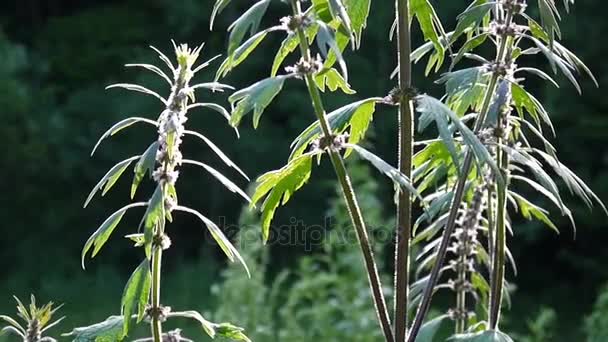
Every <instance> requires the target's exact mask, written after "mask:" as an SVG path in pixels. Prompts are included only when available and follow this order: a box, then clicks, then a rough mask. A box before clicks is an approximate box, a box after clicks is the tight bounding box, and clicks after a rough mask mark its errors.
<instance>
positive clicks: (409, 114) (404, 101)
mask: <svg viewBox="0 0 608 342" xmlns="http://www.w3.org/2000/svg"><path fill="white" fill-rule="evenodd" d="M396 7H397V28H398V29H397V44H398V48H397V59H398V62H399V89H400V91H401V93H402V94H405V96H403V97H402V98H401V101H400V103H399V147H398V159H399V171H400V172H401V173H403V174H404V175H405V176H407V177H408V178H411V176H412V155H413V153H414V150H413V139H414V137H413V125H414V118H413V103H412V100H411V98H410V97H411V94H410V93H411V92H410V89H411V86H412V63H411V60H410V54H411V50H412V47H411V32H410V25H409V17H410V14H409V12H410V9H409V0H397V4H396ZM411 199H412V197H411V196H410V194H409V193H407V192H405V191H402V192H401V193H400V194H399V200H398V203H397V227H396V229H397V230H396V236H397V237H396V242H395V299H394V305H395V308H394V310H395V317H394V321H395V341H399V342H403V341H405V338H406V336H407V325H408V316H407V314H408V297H409V272H410V260H409V256H410V242H411V234H412V232H411V230H412V202H411Z"/></svg>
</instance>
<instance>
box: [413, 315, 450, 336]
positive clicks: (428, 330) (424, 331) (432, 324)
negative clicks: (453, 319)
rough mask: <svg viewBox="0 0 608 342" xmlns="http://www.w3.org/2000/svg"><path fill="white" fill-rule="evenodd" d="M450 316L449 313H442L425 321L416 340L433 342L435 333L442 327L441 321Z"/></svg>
mask: <svg viewBox="0 0 608 342" xmlns="http://www.w3.org/2000/svg"><path fill="white" fill-rule="evenodd" d="M446 318H448V315H441V316H438V317H435V318H433V319H432V320H430V321H428V322H426V323H424V324H423V325H422V327H421V328H420V332H419V333H418V336H416V342H433V341H435V335H436V334H437V331H438V330H439V328H440V327H441V323H443V321H444V320H445V319H446Z"/></svg>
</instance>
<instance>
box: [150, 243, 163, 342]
mask: <svg viewBox="0 0 608 342" xmlns="http://www.w3.org/2000/svg"><path fill="white" fill-rule="evenodd" d="M162 257H163V249H162V247H161V246H160V245H155V246H154V247H153V249H152V299H151V300H152V303H151V304H152V305H151V307H152V308H153V309H154V314H153V315H151V316H152V321H151V323H150V325H151V327H152V337H153V338H154V342H162V335H163V328H162V323H161V321H160V317H159V316H160V315H159V314H158V313H159V312H160V272H161V266H162Z"/></svg>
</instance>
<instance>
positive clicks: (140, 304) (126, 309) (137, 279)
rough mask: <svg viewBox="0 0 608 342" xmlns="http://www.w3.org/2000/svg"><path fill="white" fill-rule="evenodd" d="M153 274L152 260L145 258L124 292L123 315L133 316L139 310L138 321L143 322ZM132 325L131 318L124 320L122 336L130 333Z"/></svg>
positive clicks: (132, 275) (122, 301)
mask: <svg viewBox="0 0 608 342" xmlns="http://www.w3.org/2000/svg"><path fill="white" fill-rule="evenodd" d="M151 285H152V275H151V274H150V261H149V260H148V259H144V261H142V262H141V264H139V266H138V267H137V268H136V269H135V271H133V274H131V277H130V278H129V281H127V285H125V289H124V291H123V293H122V300H121V304H120V305H121V308H122V315H123V317H131V315H133V314H134V313H135V312H137V323H139V322H141V320H142V319H143V318H144V316H145V313H146V304H148V300H149V297H150V288H151ZM130 325H131V320H130V319H125V320H123V325H122V328H123V331H122V337H123V338H124V337H125V336H127V335H128V333H129V328H130Z"/></svg>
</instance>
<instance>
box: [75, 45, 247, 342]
mask: <svg viewBox="0 0 608 342" xmlns="http://www.w3.org/2000/svg"><path fill="white" fill-rule="evenodd" d="M202 47H203V46H202V45H201V46H199V47H197V48H194V49H191V48H189V47H188V46H187V45H179V46H176V45H175V44H174V48H175V55H176V64H175V65H173V63H172V62H171V61H170V60H169V58H167V57H166V56H165V55H164V54H163V53H161V52H160V51H158V50H156V49H154V48H153V49H154V50H155V51H156V52H157V53H158V55H159V56H160V59H161V60H162V61H163V62H164V64H165V65H166V67H168V68H169V70H170V75H171V77H169V76H168V75H167V74H165V72H164V71H162V70H161V69H160V68H158V67H156V66H153V65H149V64H128V65H127V66H128V67H139V68H144V69H146V70H148V71H151V72H153V73H155V74H157V75H158V76H160V77H162V78H163V79H164V80H165V81H166V82H167V83H168V84H169V86H170V88H171V92H170V94H169V96H168V97H167V98H164V97H162V96H161V95H159V94H158V93H156V92H154V91H152V90H150V89H147V88H145V87H143V86H140V85H136V84H126V83H119V84H114V85H111V86H109V87H108V88H123V89H127V90H132V91H137V92H141V93H144V94H147V95H152V96H154V97H156V98H157V99H159V100H160V101H161V102H162V104H163V106H164V108H163V110H162V111H161V112H160V115H159V116H158V118H157V119H156V120H152V119H148V118H142V117H131V118H127V119H124V120H122V121H120V122H118V123H116V124H115V125H114V126H112V127H111V128H110V129H109V130H108V131H107V132H106V133H105V134H104V135H103V136H102V137H101V139H100V140H99V141H98V142H97V144H96V145H95V148H94V149H93V152H95V150H96V149H97V147H98V146H99V144H100V143H101V141H102V140H104V139H106V138H108V137H110V136H112V135H114V134H116V133H118V132H119V131H121V130H123V129H124V128H127V127H129V126H131V125H133V124H135V123H145V124H147V125H150V126H154V127H156V128H157V130H158V139H157V140H156V141H154V142H152V144H150V146H149V147H148V148H147V149H146V150H145V151H144V152H143V154H141V155H138V156H133V157H131V158H128V159H125V160H124V161H122V162H120V163H118V164H116V165H115V166H114V167H112V168H111V169H110V171H108V172H107V173H106V175H105V176H104V177H103V178H102V179H101V180H100V181H99V183H97V185H96V186H95V187H94V188H93V190H92V191H91V193H90V194H89V196H88V198H87V200H86V202H85V207H86V205H88V204H89V202H90V201H91V199H92V198H93V196H94V195H95V194H96V193H97V191H99V190H101V191H102V195H103V194H105V193H106V192H107V191H108V190H110V189H111V188H112V186H113V185H114V184H115V183H116V182H117V181H118V179H119V178H120V176H121V175H122V174H123V173H124V171H125V170H126V169H127V168H128V167H129V165H131V164H132V163H133V162H136V164H135V168H134V173H135V175H134V178H133V182H132V186H131V198H133V197H134V196H135V193H136V191H137V189H138V187H139V185H140V183H141V182H142V181H143V180H144V178H145V176H146V175H149V176H151V178H152V179H153V180H154V182H155V187H156V190H155V191H154V193H153V194H152V196H151V197H150V199H149V200H148V201H146V202H136V203H132V204H129V205H127V206H125V207H123V208H121V209H119V210H118V211H116V212H115V213H114V214H112V215H110V217H108V218H107V219H106V220H105V221H104V222H103V223H102V224H101V226H100V227H99V228H98V229H97V231H95V232H94V233H93V235H92V236H91V237H90V238H89V240H88V241H87V242H86V244H85V246H84V248H83V250H82V263H83V267H84V261H85V258H86V256H87V254H88V253H89V252H90V251H91V249H92V252H91V255H92V256H93V257H94V256H95V255H97V253H99V251H100V250H101V248H102V247H103V246H104V244H105V243H106V241H107V240H108V238H109V237H110V235H111V234H112V233H113V231H114V229H115V228H116V227H117V226H118V224H119V223H120V221H121V219H122V217H123V216H124V214H125V213H126V212H127V211H128V210H129V209H133V208H146V210H145V213H144V215H143V218H142V220H141V223H140V225H139V230H138V231H137V232H135V233H133V234H130V235H127V236H126V237H127V238H129V239H131V240H133V241H134V242H135V246H136V247H141V248H142V249H143V252H144V253H143V254H144V258H143V260H142V262H141V264H140V265H139V266H138V267H137V268H136V269H135V271H134V272H133V274H132V275H131V278H130V279H129V281H128V282H127V284H126V286H125V289H124V293H123V296H122V301H121V315H120V316H112V317H110V318H108V319H107V320H106V321H104V322H101V323H98V324H95V325H92V326H89V327H83V328H76V329H74V331H72V332H71V333H70V334H68V336H73V338H74V339H75V340H78V341H81V340H86V341H89V340H90V341H93V340H94V341H97V340H100V339H101V340H112V341H114V340H122V339H124V338H125V337H126V336H127V335H128V333H129V332H130V329H131V327H132V322H133V321H135V322H136V323H140V322H142V321H144V320H145V321H148V322H149V323H150V327H151V334H152V337H150V338H143V339H140V340H138V341H153V342H161V341H190V340H189V339H186V338H184V337H182V336H181V333H180V331H179V330H174V331H169V332H165V331H163V328H162V324H163V322H165V321H166V320H167V319H169V318H176V317H182V318H189V319H194V320H196V321H198V322H199V323H200V324H201V326H202V328H203V330H204V331H205V332H206V333H207V334H208V335H209V336H211V337H215V336H223V337H227V338H230V339H232V340H240V341H248V340H249V339H248V338H247V337H246V336H245V335H244V333H243V329H241V328H239V327H236V326H234V325H232V324H229V323H221V324H218V323H213V322H210V321H208V320H206V319H205V318H204V317H203V316H202V315H201V314H200V313H198V312H196V311H175V310H172V308H171V307H169V306H166V305H163V304H162V303H161V275H162V256H163V251H164V250H166V249H168V248H169V247H170V246H171V239H170V238H169V236H168V233H169V231H168V230H167V228H168V224H169V223H171V222H172V220H173V216H174V215H175V214H176V213H178V212H183V213H188V214H192V215H194V216H196V217H197V218H199V219H200V220H201V221H202V223H203V224H204V225H205V226H206V227H207V229H208V230H209V232H210V233H211V236H213V238H214V239H215V241H216V242H217V243H218V245H219V246H220V247H221V248H222V250H223V251H224V253H225V254H226V256H227V257H228V258H229V259H230V260H231V261H233V260H235V259H237V260H239V261H240V262H241V263H242V264H243V266H245V269H247V267H246V265H245V262H244V260H243V259H242V258H241V256H240V255H239V253H238V251H237V250H236V248H235V247H234V246H233V245H232V243H231V242H230V241H229V240H228V239H227V238H226V236H225V235H224V234H223V232H222V231H221V230H220V228H219V227H218V226H217V225H216V224H215V223H214V222H213V221H212V220H211V219H209V218H207V217H205V216H204V215H203V214H201V213H199V212H198V211H196V210H194V209H191V208H188V207H186V206H182V205H180V204H179V203H178V192H177V188H176V183H177V180H178V177H179V175H180V171H181V170H180V168H181V167H182V166H185V165H194V166H197V167H200V168H202V169H203V170H205V171H206V172H207V173H208V174H209V175H211V176H212V177H213V178H216V179H217V180H219V181H220V182H221V183H222V184H223V185H225V186H226V188H227V189H228V190H230V191H232V192H235V193H238V194H239V195H241V196H242V197H243V198H245V199H246V200H247V201H250V199H249V197H248V196H247V195H246V194H245V193H244V192H243V191H242V190H241V189H240V188H239V187H238V186H237V185H235V184H234V183H233V182H232V181H230V180H229V179H228V178H226V177H225V176H224V175H223V174H222V173H220V172H219V171H217V170H215V169H214V168H212V167H211V166H209V165H207V164H205V163H203V162H200V161H195V160H190V159H186V158H184V157H183V156H182V152H181V151H180V146H181V143H182V139H186V138H189V137H193V138H196V139H199V140H201V141H202V142H204V143H206V144H207V145H208V146H209V147H210V148H211V150H213V152H215V153H216V154H217V155H218V156H219V157H220V158H221V159H222V160H223V161H224V162H225V163H226V164H227V165H228V166H230V167H233V168H235V169H236V170H237V171H238V172H239V173H241V174H242V175H243V176H244V177H245V178H246V176H245V174H244V173H243V172H242V171H241V170H240V169H239V168H238V167H237V166H236V165H235V164H234V163H233V162H232V161H231V160H230V159H229V158H228V157H227V156H226V155H225V154H224V153H223V152H222V151H221V150H220V149H219V148H218V147H217V146H216V145H215V144H214V143H213V142H211V140H209V139H208V138H206V137H205V136H204V135H202V134H201V133H198V132H195V131H192V130H188V129H187V128H186V127H185V124H186V123H187V121H188V112H189V111H190V110H194V109H197V108H202V109H210V110H212V111H216V112H219V113H220V114H223V115H224V116H226V117H227V118H228V113H227V111H226V110H225V109H224V108H223V107H221V106H220V105H217V104H214V103H205V102H196V96H195V92H196V90H198V89H204V90H211V91H223V90H224V89H230V88H231V87H230V86H227V85H224V84H220V83H217V82H210V83H197V84H193V85H192V84H191V83H190V82H191V81H192V79H193V77H194V76H195V75H196V73H197V72H198V71H200V70H202V69H203V68H205V67H207V66H208V65H209V63H210V62H211V61H208V62H205V63H202V64H200V65H198V66H197V65H196V64H197V60H198V58H199V54H200V52H201V49H202ZM247 272H248V270H247Z"/></svg>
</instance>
